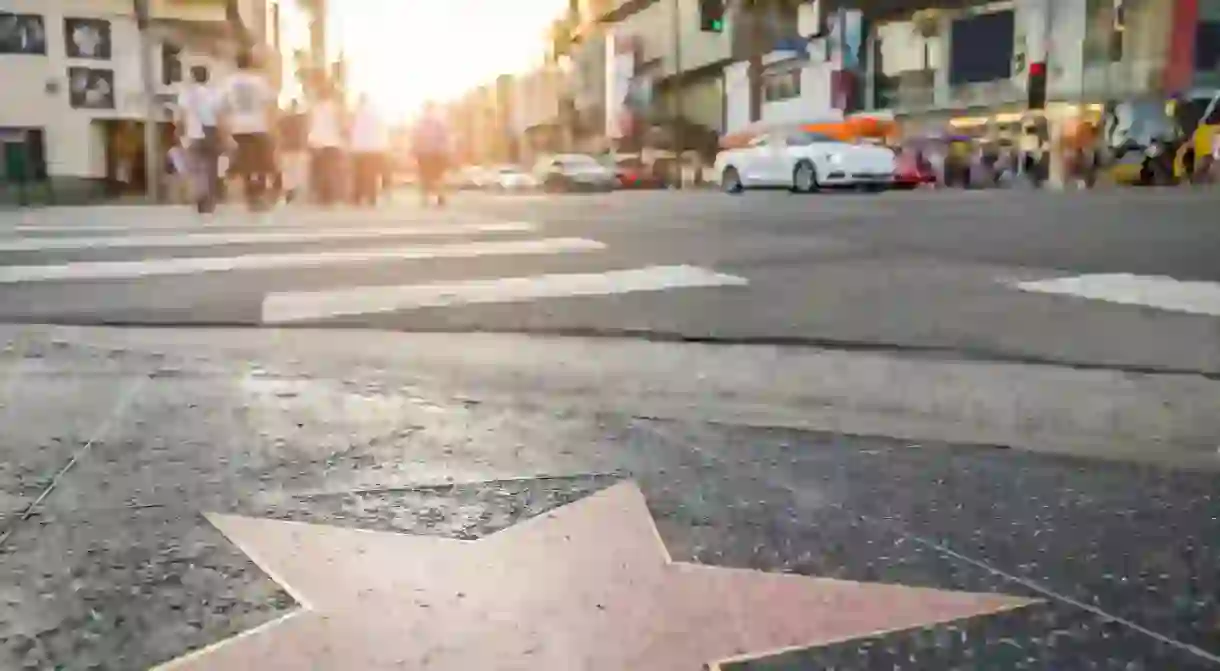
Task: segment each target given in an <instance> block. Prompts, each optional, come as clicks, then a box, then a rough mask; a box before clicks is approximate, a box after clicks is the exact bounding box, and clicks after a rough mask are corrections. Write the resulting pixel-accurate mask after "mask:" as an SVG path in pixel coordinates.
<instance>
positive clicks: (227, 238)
mask: <svg viewBox="0 0 1220 671" xmlns="http://www.w3.org/2000/svg"><path fill="white" fill-rule="evenodd" d="M534 228H535V227H534V225H532V224H527V223H524V222H504V223H488V224H453V225H451V226H445V227H440V226H400V227H382V228H350V229H339V230H304V229H302V230H292V231H284V230H277V231H235V232H216V233H182V234H179V235H169V234H164V233H162V234H158V235H138V236H132V237H123V236H106V237H86V238H17V239H13V240H4V239H0V252H25V251H42V250H69V249H117V248H135V247H213V246H219V245H251V244H274V243H280V244H288V243H299V242H327V241H334V240H354V239H360V238H416V237H437V236H445V235H455V234H462V233H509V232H526V231H532V230H534Z"/></svg>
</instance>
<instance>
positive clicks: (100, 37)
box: [64, 18, 112, 61]
mask: <svg viewBox="0 0 1220 671" xmlns="http://www.w3.org/2000/svg"><path fill="white" fill-rule="evenodd" d="M111 51H112V47H111V44H110V22H109V21H107V20H105V19H76V18H65V19H64V53H66V54H67V55H68V58H89V59H94V60H100V61H108V60H110V54H111Z"/></svg>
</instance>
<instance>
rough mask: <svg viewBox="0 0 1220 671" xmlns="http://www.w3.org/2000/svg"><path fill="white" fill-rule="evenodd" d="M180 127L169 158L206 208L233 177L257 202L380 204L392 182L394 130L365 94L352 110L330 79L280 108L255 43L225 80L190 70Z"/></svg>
mask: <svg viewBox="0 0 1220 671" xmlns="http://www.w3.org/2000/svg"><path fill="white" fill-rule="evenodd" d="M175 133H176V136H177V142H176V144H175V146H174V147H173V148H172V149H171V150H170V163H171V166H172V169H173V172H175V173H176V174H177V175H179V176H180V178H181V179H182V181H183V185H184V186H185V187H186V188H187V189H188V190H189V191H190V199H191V200H192V201H193V202H194V203H195V205H196V208H197V209H198V210H199V211H200V212H211V211H213V210H215V208H216V206H217V204H218V203H219V202H220V201H222V200H224V199H225V196H226V194H227V192H228V191H229V188H228V187H229V184H230V183H231V182H236V183H238V184H240V186H241V189H242V191H243V194H244V199H245V201H246V203H247V205H248V207H249V208H250V209H251V210H264V209H267V208H269V207H272V206H273V205H275V204H276V203H277V202H279V201H280V200H281V199H284V200H287V201H288V202H292V201H297V200H306V201H309V202H314V203H317V204H319V205H322V206H330V205H334V204H337V203H340V202H350V203H352V204H355V205H362V206H374V205H376V204H377V202H378V200H379V199H380V198H381V196H382V194H383V193H384V192H385V190H386V189H387V187H388V186H389V185H390V175H391V166H390V164H389V162H390V138H389V131H388V128H387V127H386V124H385V122H384V121H383V119H382V118H381V116H380V115H379V114H378V112H377V110H376V109H375V108H374V107H373V105H372V104H371V102H370V101H369V99H368V97H367V96H362V97H361V99H360V101H359V103H358V104H357V105H356V106H355V108H354V109H353V110H350V111H349V110H348V109H347V107H346V105H345V104H344V101H343V100H342V99H341V97H340V95H339V93H338V91H337V90H336V89H335V87H334V86H333V85H322V86H319V87H317V90H316V91H313V92H312V96H311V100H310V101H309V102H308V103H307V104H306V105H305V106H302V105H301V104H300V103H298V102H295V101H294V102H293V103H292V104H291V105H290V106H289V107H288V108H287V109H286V110H281V109H280V107H279V104H278V94H277V92H276V90H275V88H274V87H273V86H272V85H271V82H270V81H269V79H268V78H267V76H266V74H265V73H264V72H263V71H262V69H261V68H260V67H259V64H258V63H257V62H256V59H255V57H254V54H253V52H250V51H244V52H242V53H241V54H239V55H238V57H237V70H236V72H234V73H233V74H232V75H230V76H229V77H227V78H226V79H225V80H224V81H220V82H213V81H211V80H210V78H209V73H208V70H207V69H206V68H202V67H195V68H192V69H191V73H190V81H189V82H187V83H185V84H184V86H183V87H182V89H181V91H180V92H179V95H178V100H177V105H176V109H175ZM230 177H231V178H233V180H230V179H229V178H230Z"/></svg>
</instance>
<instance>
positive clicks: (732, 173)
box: [720, 166, 745, 193]
mask: <svg viewBox="0 0 1220 671" xmlns="http://www.w3.org/2000/svg"><path fill="white" fill-rule="evenodd" d="M720 188H722V189H724V192H725V193H741V192H742V191H745V185H744V184H742V183H741V175H740V174H739V173H738V172H737V168H734V167H733V166H729V167H727V168H725V169H724V175H723V176H722V177H721V178H720Z"/></svg>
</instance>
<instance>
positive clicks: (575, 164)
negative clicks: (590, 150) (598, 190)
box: [555, 156, 603, 168]
mask: <svg viewBox="0 0 1220 671" xmlns="http://www.w3.org/2000/svg"><path fill="white" fill-rule="evenodd" d="M555 165H557V166H560V167H564V168H601V167H603V166H602V164H600V163H598V162H597V161H596V160H595V159H594V158H593V157H592V156H557V157H555Z"/></svg>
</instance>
